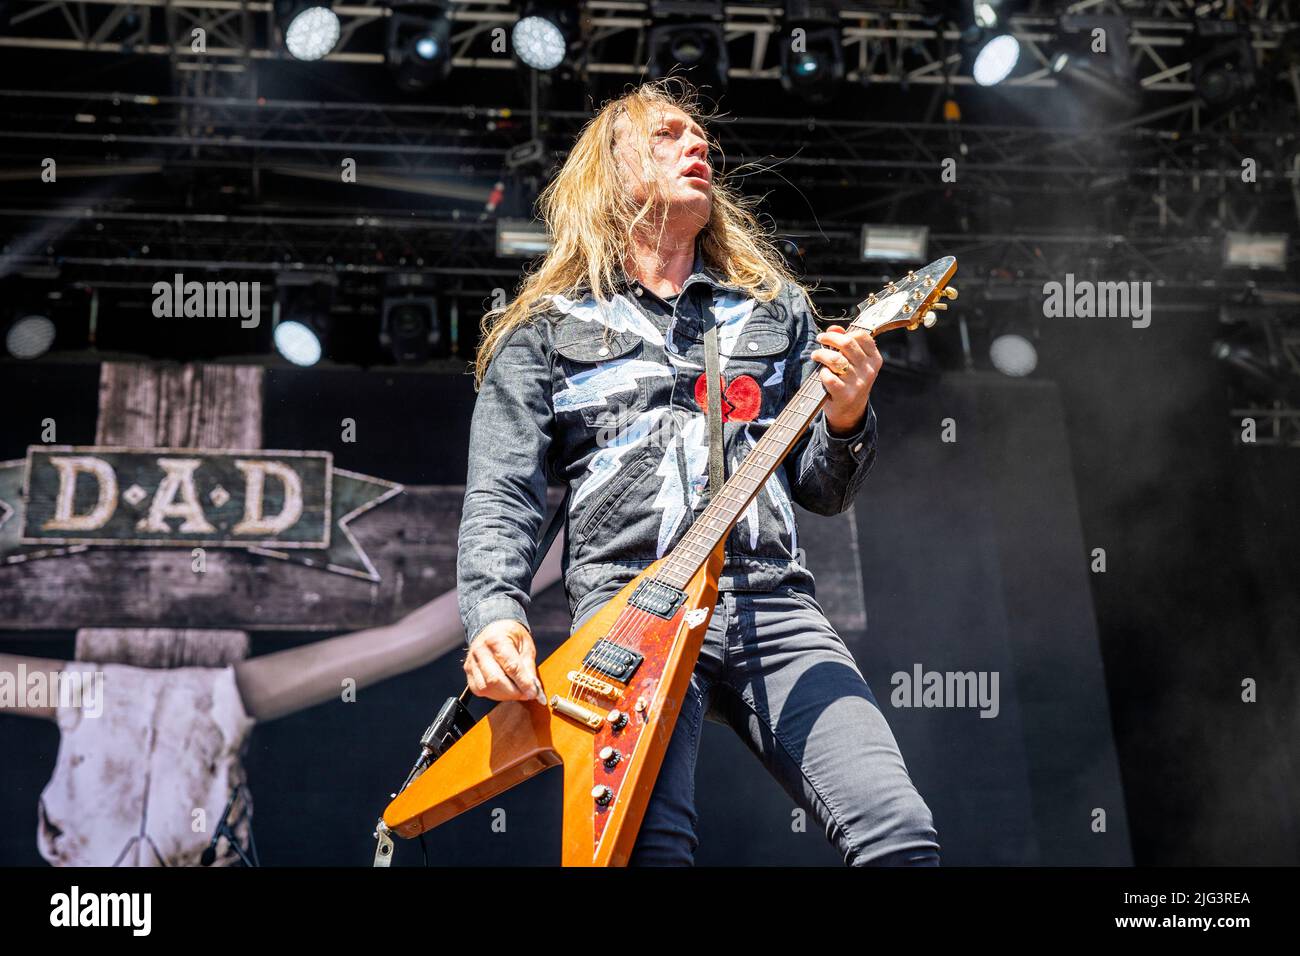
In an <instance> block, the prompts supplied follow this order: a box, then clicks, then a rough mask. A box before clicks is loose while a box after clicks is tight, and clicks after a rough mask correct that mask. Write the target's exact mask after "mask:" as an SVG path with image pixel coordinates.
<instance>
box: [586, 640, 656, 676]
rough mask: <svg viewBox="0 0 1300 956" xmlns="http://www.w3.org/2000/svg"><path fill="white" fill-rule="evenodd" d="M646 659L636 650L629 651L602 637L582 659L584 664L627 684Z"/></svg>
mask: <svg viewBox="0 0 1300 956" xmlns="http://www.w3.org/2000/svg"><path fill="white" fill-rule="evenodd" d="M644 660H645V658H644V657H642V656H641V655H640V654H638V653H637V652H636V651H629V650H628V649H627V648H626V647H621V646H619V645H618V644H615V643H614V642H613V641H606V640H603V639H602V640H599V641H597V642H596V645H595V646H594V647H592V649H591V650H589V651H588V652H587V656H586V657H584V658H583V659H582V666H583V667H584V668H590V669H591V670H595V671H600V673H602V674H604V675H605V676H606V677H612V678H614V680H616V681H620V682H622V683H624V684H626V683H627V682H628V681H630V680H631V679H632V675H633V674H635V673H636V669H637V668H638V667H640V666H641V662H642V661H644Z"/></svg>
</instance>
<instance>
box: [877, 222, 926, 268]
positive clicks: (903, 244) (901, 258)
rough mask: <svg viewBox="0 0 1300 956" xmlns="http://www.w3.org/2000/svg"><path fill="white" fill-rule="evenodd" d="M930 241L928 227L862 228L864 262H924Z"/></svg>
mask: <svg viewBox="0 0 1300 956" xmlns="http://www.w3.org/2000/svg"><path fill="white" fill-rule="evenodd" d="M929 239H930V227H929V226H876V225H866V226H863V227H862V260H863V261H864V262H871V261H877V262H925V261H926V255H925V250H926V246H927V245H928V243H929Z"/></svg>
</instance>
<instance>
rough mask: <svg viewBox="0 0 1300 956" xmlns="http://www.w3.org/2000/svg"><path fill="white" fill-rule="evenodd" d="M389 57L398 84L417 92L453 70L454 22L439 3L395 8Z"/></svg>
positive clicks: (390, 19)
mask: <svg viewBox="0 0 1300 956" xmlns="http://www.w3.org/2000/svg"><path fill="white" fill-rule="evenodd" d="M387 47H388V48H387V52H386V59H387V61H388V68H389V70H391V71H392V73H393V77H394V79H395V80H396V82H397V85H398V86H399V87H400V88H401V89H403V90H406V91H408V92H411V93H417V92H420V91H421V90H426V89H428V88H429V87H430V86H432V85H433V84H435V83H440V82H441V81H443V80H445V79H446V78H447V74H448V73H450V72H451V21H450V20H449V19H448V17H447V14H446V10H445V8H444V7H443V6H442V5H441V4H437V3H410V4H402V5H401V6H395V7H393V14H392V16H390V17H389V18H388V44H387Z"/></svg>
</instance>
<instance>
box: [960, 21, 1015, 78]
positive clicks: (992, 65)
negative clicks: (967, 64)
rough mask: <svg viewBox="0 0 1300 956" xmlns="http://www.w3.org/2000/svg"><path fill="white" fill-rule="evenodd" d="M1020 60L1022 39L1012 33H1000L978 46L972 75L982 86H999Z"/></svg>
mask: <svg viewBox="0 0 1300 956" xmlns="http://www.w3.org/2000/svg"><path fill="white" fill-rule="evenodd" d="M1018 62H1020V41H1019V40H1017V39H1016V38H1015V37H1013V36H1012V35H1011V34H1010V33H999V34H997V35H996V36H992V37H990V38H988V39H987V40H984V41H983V42H982V43H980V44H979V45H978V46H977V47H976V51H975V62H974V66H973V67H972V68H971V75H972V76H973V77H975V82H976V83H978V84H979V85H980V86H997V85H998V84H999V83H1001V82H1002V81H1003V80H1005V79H1006V78H1007V77H1008V76H1010V75H1011V71H1012V70H1014V69H1015V68H1016V64H1017V63H1018Z"/></svg>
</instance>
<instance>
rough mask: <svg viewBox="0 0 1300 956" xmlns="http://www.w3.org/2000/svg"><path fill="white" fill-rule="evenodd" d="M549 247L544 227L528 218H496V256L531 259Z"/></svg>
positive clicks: (548, 238)
mask: <svg viewBox="0 0 1300 956" xmlns="http://www.w3.org/2000/svg"><path fill="white" fill-rule="evenodd" d="M550 247H551V240H550V237H549V236H548V235H547V234H546V227H545V226H543V225H542V224H541V223H540V222H534V221H532V220H529V219H498V220H497V257H498V258H500V259H531V258H532V257H533V256H540V255H542V254H543V253H544V252H546V250H548V249H549V248H550Z"/></svg>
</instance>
